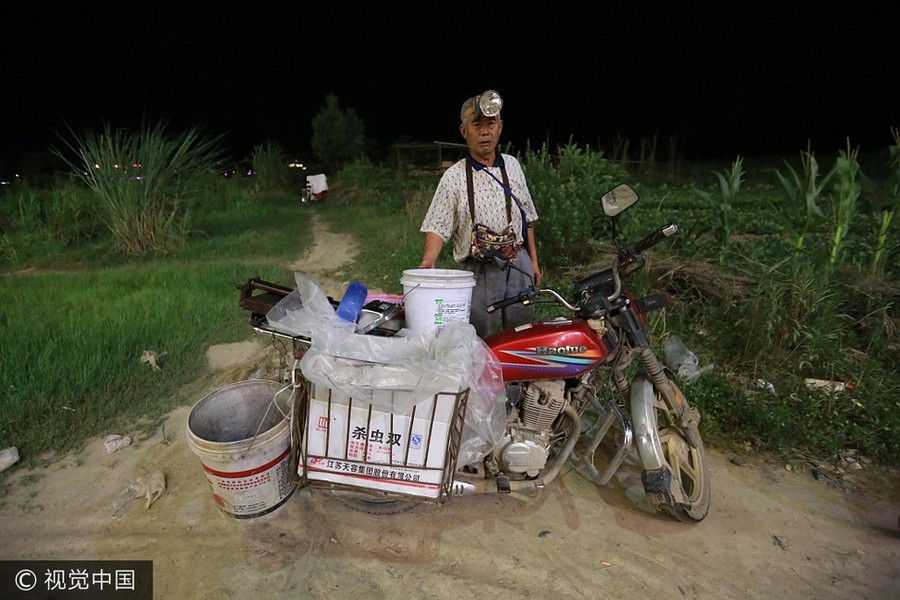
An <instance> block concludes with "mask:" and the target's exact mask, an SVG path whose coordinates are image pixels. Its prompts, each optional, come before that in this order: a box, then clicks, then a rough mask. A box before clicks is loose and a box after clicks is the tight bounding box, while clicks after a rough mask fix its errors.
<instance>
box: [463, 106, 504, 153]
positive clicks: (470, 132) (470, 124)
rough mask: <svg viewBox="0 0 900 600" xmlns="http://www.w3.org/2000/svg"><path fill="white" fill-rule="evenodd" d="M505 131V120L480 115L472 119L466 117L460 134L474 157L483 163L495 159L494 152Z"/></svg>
mask: <svg viewBox="0 0 900 600" xmlns="http://www.w3.org/2000/svg"><path fill="white" fill-rule="evenodd" d="M501 131H503V120H502V119H501V118H500V117H499V116H496V117H485V116H483V115H479V116H477V117H476V118H474V119H473V118H472V117H471V116H469V115H466V119H464V121H463V123H462V124H461V125H460V126H459V132H460V133H461V134H462V136H463V139H465V140H466V144H467V145H468V146H469V152H471V153H472V156H473V157H475V158H477V159H481V160H482V161H487V160H490V159H492V158H493V157H494V151H495V150H496V148H497V144H498V143H499V142H500V132H501Z"/></svg>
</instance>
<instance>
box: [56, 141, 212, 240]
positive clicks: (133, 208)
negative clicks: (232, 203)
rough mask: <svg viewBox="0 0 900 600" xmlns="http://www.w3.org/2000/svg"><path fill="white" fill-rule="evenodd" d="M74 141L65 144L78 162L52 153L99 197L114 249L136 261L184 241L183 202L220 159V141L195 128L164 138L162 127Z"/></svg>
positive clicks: (66, 155)
mask: <svg viewBox="0 0 900 600" xmlns="http://www.w3.org/2000/svg"><path fill="white" fill-rule="evenodd" d="M73 137H74V141H71V142H66V145H67V146H68V149H69V151H70V152H72V153H74V154H75V156H76V157H77V158H71V156H70V155H69V154H66V153H63V152H57V154H58V155H59V156H60V157H61V158H62V159H63V160H65V161H66V162H67V164H68V165H69V167H70V168H71V169H72V171H73V172H74V174H75V176H76V177H77V178H78V179H80V180H81V181H83V182H84V183H85V184H86V185H87V186H88V187H89V188H90V189H91V190H92V191H93V192H94V193H95V194H96V195H97V196H98V197H99V198H100V201H101V203H102V205H103V210H104V220H105V222H106V225H107V227H109V229H110V231H111V232H112V234H113V238H114V239H115V244H116V248H117V250H119V251H122V252H124V253H126V254H129V255H134V256H141V255H144V254H147V253H149V252H157V251H167V250H171V249H172V248H173V247H174V246H177V245H179V244H180V243H182V242H183V239H184V232H185V231H186V228H187V220H188V214H189V213H188V211H187V209H186V208H187V207H186V201H187V200H188V199H189V198H190V197H191V196H192V195H193V193H194V191H195V190H194V186H195V185H196V183H197V176H198V175H199V174H201V173H205V172H207V171H209V170H210V169H211V167H212V165H213V164H214V162H215V160H216V159H217V158H218V157H219V155H220V154H221V149H220V147H219V145H218V144H219V140H220V139H221V138H216V139H206V138H204V137H202V136H201V134H200V132H199V130H197V129H196V128H192V129H190V130H188V131H186V132H184V133H182V134H179V135H176V136H175V137H169V136H168V135H167V134H166V132H165V130H164V127H163V126H162V124H157V125H155V126H150V127H145V128H143V129H141V130H140V131H137V132H132V131H128V130H125V129H112V128H111V127H110V126H109V125H108V124H107V125H105V126H104V127H103V129H102V131H101V132H100V133H96V132H93V131H87V132H85V133H84V134H83V135H80V136H79V135H77V134H74V133H73Z"/></svg>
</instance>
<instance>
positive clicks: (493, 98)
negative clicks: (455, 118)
mask: <svg viewBox="0 0 900 600" xmlns="http://www.w3.org/2000/svg"><path fill="white" fill-rule="evenodd" d="M501 108H503V98H501V97H500V94H499V93H497V92H496V91H494V90H487V91H485V92H482V93H481V94H479V95H478V96H472V97H471V98H469V99H468V100H466V101H465V102H463V105H462V109H461V110H460V111H459V118H460V120H462V121H464V122H465V121H466V120H467V119H469V118H471V119H472V120H474V119H477V118H479V117H488V118H492V117H496V116H498V115H499V114H500V109H501Z"/></svg>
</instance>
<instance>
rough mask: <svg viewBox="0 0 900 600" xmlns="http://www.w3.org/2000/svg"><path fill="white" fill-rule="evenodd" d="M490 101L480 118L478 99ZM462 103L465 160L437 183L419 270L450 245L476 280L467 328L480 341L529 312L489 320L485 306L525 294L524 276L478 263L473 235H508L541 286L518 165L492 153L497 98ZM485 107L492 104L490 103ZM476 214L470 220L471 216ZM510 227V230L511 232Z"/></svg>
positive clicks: (532, 215)
mask: <svg viewBox="0 0 900 600" xmlns="http://www.w3.org/2000/svg"><path fill="white" fill-rule="evenodd" d="M485 95H491V97H492V99H493V100H494V108H493V109H488V112H489V113H494V114H484V113H483V112H482V108H481V107H480V106H479V100H481V99H482V96H485ZM482 96H474V97H472V98H469V99H468V100H466V101H465V102H463V105H462V108H461V109H460V113H459V118H460V125H459V132H460V134H461V135H462V137H463V139H464V140H466V145H467V146H468V147H469V156H467V157H466V158H464V159H462V160H460V161H459V162H457V163H456V164H454V165H453V166H451V167H450V168H449V169H447V171H446V172H445V173H444V175H443V176H442V177H441V180H440V183H438V186H437V189H436V190H435V192H434V197H433V198H432V200H431V206H430V207H429V208H428V213H427V214H426V215H425V220H424V221H423V223H422V227H421V231H422V232H423V233H424V234H425V243H424V250H423V253H422V262H421V264H420V265H419V268H420V269H432V268H434V266H435V263H436V262H437V259H438V256H439V255H440V252H441V249H442V248H443V246H444V244H445V243H446V242H447V241H448V240H450V239H451V238H452V239H453V258H454V260H456V261H457V262H458V263H460V266H461V267H462V268H463V269H466V270H468V271H472V272H473V273H475V288H474V289H473V291H472V302H471V306H470V317H469V322H470V323H471V324H472V325H473V326H474V327H475V331H476V332H478V335H479V336H480V337H482V338H484V337H487V336H488V335H490V334H492V333H495V332H497V331H500V330H502V329H506V328H508V327H515V326H517V325H522V324H524V323H527V322H529V321H530V320H532V319H533V318H534V308H533V307H531V306H522V305H521V304H514V305H512V306H509V307H507V308H504V309H502V311H500V310H498V311H496V312H494V313H493V314H488V313H487V311H486V307H487V306H488V305H489V304H492V303H493V302H496V301H497V300H502V299H503V298H507V297H510V296H514V295H516V294H518V293H519V292H522V291H524V290H526V289H527V288H528V286H529V285H530V284H531V281H530V280H529V277H527V276H526V275H523V274H522V273H521V272H519V271H518V270H516V269H513V268H507V269H505V270H502V269H500V267H498V266H497V264H496V263H495V262H493V261H488V262H480V261H478V260H476V259H475V258H473V257H472V255H471V242H472V229H473V226H474V225H475V224H483V225H485V226H487V227H489V228H490V229H491V230H492V231H494V232H504V231H509V234H510V238H509V239H510V242H512V246H511V248H510V250H509V253H510V255H512V254H514V255H515V263H516V265H517V266H518V267H519V268H520V269H522V270H523V271H525V272H526V273H528V274H529V275H533V276H534V281H535V284H536V285H540V281H541V270H540V267H539V266H538V257H537V249H536V247H535V243H534V227H533V223H534V221H536V220H537V218H538V215H537V210H536V209H535V206H534V201H533V200H532V198H531V193H530V192H529V191H528V185H527V183H526V181H525V174H524V172H523V171H522V167H521V165H520V164H519V161H518V160H516V159H515V158H514V157H513V156H510V155H508V154H501V153H500V152H498V151H497V144H498V143H499V141H500V133H501V132H502V131H503V120H502V119H501V118H500V112H499V109H500V107H501V106H502V100H501V99H500V96H499V94H497V93H496V92H493V91H488V92H485V93H484V94H482ZM488 105H490V103H488ZM473 213H474V214H473ZM508 228H509V229H508Z"/></svg>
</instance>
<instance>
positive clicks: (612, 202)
mask: <svg viewBox="0 0 900 600" xmlns="http://www.w3.org/2000/svg"><path fill="white" fill-rule="evenodd" d="M600 200H601V203H602V204H603V212H604V214H606V216H607V217H614V216H616V215H617V214H619V213H620V212H622V211H623V210H625V209H626V208H628V207H630V206H631V205H633V204H634V203H635V202H637V201H638V195H637V192H635V191H634V190H633V189H631V186H629V185H628V184H627V183H623V184H622V185H618V186H616V187H614V188H613V189H611V190H610V191H608V192H606V193H605V194H603V197H602V198H600Z"/></svg>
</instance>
